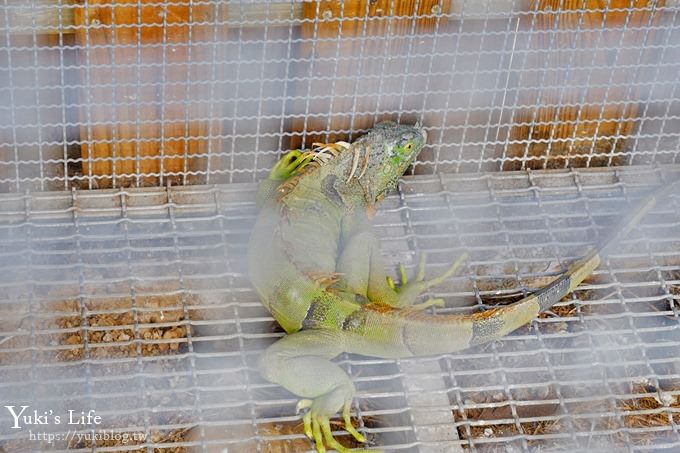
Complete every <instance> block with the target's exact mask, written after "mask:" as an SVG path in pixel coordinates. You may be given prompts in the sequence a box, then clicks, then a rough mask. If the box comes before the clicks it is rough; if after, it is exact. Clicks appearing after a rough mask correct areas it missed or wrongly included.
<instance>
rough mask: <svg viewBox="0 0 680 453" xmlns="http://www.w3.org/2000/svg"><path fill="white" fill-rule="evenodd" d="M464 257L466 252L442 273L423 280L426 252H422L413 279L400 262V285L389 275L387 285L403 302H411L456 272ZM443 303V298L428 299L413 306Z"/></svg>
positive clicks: (420, 306)
mask: <svg viewBox="0 0 680 453" xmlns="http://www.w3.org/2000/svg"><path fill="white" fill-rule="evenodd" d="M466 258H467V254H465V253H464V254H462V255H461V256H460V257H458V259H457V260H456V261H454V262H453V263H452V264H451V265H450V266H449V267H448V269H446V270H445V271H444V272H443V273H441V274H440V275H438V276H437V277H433V278H431V279H428V280H425V260H426V254H425V252H423V253H422V254H421V255H420V261H419V262H418V270H417V272H416V276H415V278H414V279H413V280H410V281H409V278H408V275H407V273H406V268H405V267H404V265H403V264H400V265H399V278H400V285H399V286H397V284H396V283H395V282H394V280H393V279H392V278H391V277H389V276H388V277H386V280H387V285H388V286H389V287H390V288H392V290H394V291H395V292H396V293H397V294H398V297H399V299H400V301H402V303H403V304H412V303H413V301H415V299H416V298H417V297H418V296H419V295H420V294H421V293H423V292H424V291H425V290H427V289H428V288H430V287H432V286H435V285H438V284H440V283H442V282H444V281H445V280H446V279H447V278H449V277H451V276H452V275H455V274H456V272H458V269H459V268H460V265H461V264H462V263H463V261H465V259H466ZM443 303H444V300H443V299H429V300H427V301H425V302H423V303H421V304H417V305H415V306H414V307H415V308H427V307H431V306H442V305H443Z"/></svg>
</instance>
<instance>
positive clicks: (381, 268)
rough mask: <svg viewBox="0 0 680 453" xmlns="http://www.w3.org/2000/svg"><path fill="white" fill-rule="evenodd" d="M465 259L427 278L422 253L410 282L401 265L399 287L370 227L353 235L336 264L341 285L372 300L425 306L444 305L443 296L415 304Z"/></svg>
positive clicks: (460, 259) (378, 302) (455, 269)
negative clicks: (386, 264)
mask: <svg viewBox="0 0 680 453" xmlns="http://www.w3.org/2000/svg"><path fill="white" fill-rule="evenodd" d="M464 259H465V256H461V257H460V258H459V259H458V260H456V262H455V263H453V264H452V265H451V266H450V267H449V269H447V270H446V271H445V272H444V273H442V274H441V275H440V276H438V277H435V278H432V279H430V280H425V254H423V255H421V261H420V264H419V266H418V272H417V275H416V277H415V279H414V280H413V281H411V282H409V279H408V276H407V275H406V269H405V268H404V266H403V265H402V266H400V269H399V270H400V275H401V285H400V286H397V285H396V284H395V283H394V281H393V280H392V278H390V277H388V276H387V273H386V272H385V263H384V261H383V258H382V254H381V251H380V241H379V240H378V238H377V237H376V236H375V235H373V234H372V232H371V231H370V230H364V231H360V232H358V233H355V234H354V235H352V236H351V237H350V238H349V239H348V240H347V243H346V244H345V247H344V248H343V250H342V253H341V254H340V257H339V259H338V263H337V271H338V275H340V278H341V281H340V287H341V288H342V289H343V290H345V291H351V292H354V293H355V294H360V295H361V296H364V297H366V299H367V300H369V301H370V302H372V303H376V304H385V305H390V306H393V307H409V306H410V307H412V308H416V309H423V308H427V307H431V306H441V305H443V302H444V301H443V300H442V299H430V300H427V301H425V302H423V303H420V304H416V303H415V301H416V299H417V297H418V296H419V295H420V294H421V293H422V292H424V291H425V290H426V289H427V288H429V287H431V286H434V285H437V284H439V283H441V282H443V281H444V280H446V279H447V278H449V277H450V276H451V275H453V274H455V273H456V271H457V270H458V268H459V267H460V264H461V263H462V261H463V260H464Z"/></svg>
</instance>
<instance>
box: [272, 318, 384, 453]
mask: <svg viewBox="0 0 680 453" xmlns="http://www.w3.org/2000/svg"><path fill="white" fill-rule="evenodd" d="M347 335H348V334H347V333H345V332H337V331H328V330H303V331H300V332H296V333H293V334H291V335H288V336H286V337H283V338H282V339H280V340H278V341H277V342H276V343H274V344H273V345H271V346H270V347H269V348H268V349H267V350H266V351H265V353H264V354H263V355H262V357H261V358H260V361H259V369H260V373H261V374H262V376H263V377H264V378H265V379H267V380H268V381H271V382H274V383H276V384H279V385H281V386H283V387H285V388H286V389H288V390H289V391H291V392H293V393H295V394H296V395H298V396H300V397H302V398H305V399H303V400H301V401H300V403H298V409H303V408H309V411H308V412H307V413H306V414H305V415H304V417H303V422H304V426H305V434H306V435H307V436H308V437H309V438H310V439H312V440H313V441H314V442H315V444H316V450H317V451H318V452H319V453H323V452H325V451H326V448H325V446H326V445H327V446H328V447H330V448H333V449H334V450H337V451H339V452H340V453H346V452H349V451H350V449H349V448H347V447H344V446H342V445H341V444H340V443H339V442H338V441H337V440H336V439H335V438H334V437H333V434H332V432H331V427H330V418H331V417H333V416H334V415H335V414H336V413H338V411H339V410H340V409H342V414H343V418H344V420H345V430H347V432H349V433H350V434H351V435H352V436H353V437H354V438H355V439H356V440H358V441H359V442H365V441H366V440H365V438H364V436H362V435H361V434H360V433H359V432H358V431H357V430H356V429H355V428H354V426H353V425H352V423H351V420H350V406H351V404H352V399H353V398H354V395H355V393H356V390H355V388H354V384H353V383H352V381H351V379H350V378H349V376H347V374H346V373H345V372H344V371H343V370H342V368H340V367H339V366H338V365H336V364H335V363H333V362H331V361H330V359H332V358H333V357H335V356H337V355H339V354H340V353H342V352H344V351H345V341H344V340H345V338H344V337H345V336H347ZM351 451H354V452H366V453H368V452H373V453H378V450H351Z"/></svg>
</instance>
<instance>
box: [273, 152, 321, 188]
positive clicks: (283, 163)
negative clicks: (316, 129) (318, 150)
mask: <svg viewBox="0 0 680 453" xmlns="http://www.w3.org/2000/svg"><path fill="white" fill-rule="evenodd" d="M313 158H314V154H312V153H308V152H302V151H300V150H298V149H294V150H292V151H288V152H287V153H286V154H285V155H284V156H283V157H282V158H281V159H280V160H279V161H278V162H277V163H276V164H275V165H274V168H272V170H271V172H269V179H275V180H281V181H283V180H286V179H288V178H289V177H290V176H291V175H292V174H293V173H295V172H296V171H298V170H301V169H302V168H304V167H305V165H307V164H308V163H310V162H311V161H312V159H313Z"/></svg>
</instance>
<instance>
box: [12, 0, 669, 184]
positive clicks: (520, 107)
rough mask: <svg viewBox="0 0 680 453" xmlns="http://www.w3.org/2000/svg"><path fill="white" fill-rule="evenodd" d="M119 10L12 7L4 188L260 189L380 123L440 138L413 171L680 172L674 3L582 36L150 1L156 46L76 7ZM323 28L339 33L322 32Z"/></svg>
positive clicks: (501, 10) (586, 28)
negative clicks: (633, 167) (297, 149)
mask: <svg viewBox="0 0 680 453" xmlns="http://www.w3.org/2000/svg"><path fill="white" fill-rule="evenodd" d="M112 5H113V4H89V3H87V2H86V3H85V4H84V6H83V5H72V4H68V3H64V2H55V3H50V2H38V1H36V0H33V1H31V2H29V3H26V2H21V3H19V2H9V3H7V4H4V5H2V6H0V21H2V25H1V28H2V33H0V35H2V36H0V39H1V40H2V43H1V45H0V61H2V64H0V77H2V79H3V81H4V83H3V84H2V85H3V86H2V87H0V92H1V93H2V96H3V98H4V99H6V101H7V102H6V103H5V104H4V105H2V106H0V118H2V119H1V120H0V136H1V137H2V140H1V142H2V143H1V144H0V153H1V155H2V157H1V159H0V186H1V188H2V190H3V191H21V190H23V189H24V188H31V189H35V188H37V189H41V190H45V189H69V188H71V187H76V188H80V187H82V188H97V187H103V186H113V187H118V186H126V185H131V186H143V185H165V184H167V183H173V184H175V183H181V184H186V183H196V182H207V183H216V182H239V181H250V182H252V181H255V180H257V179H259V178H260V177H262V176H263V175H264V174H265V172H266V171H267V170H268V169H269V168H270V167H271V164H272V162H273V160H274V159H275V158H276V156H277V155H278V154H279V153H280V152H281V151H282V150H285V149H287V148H288V147H290V146H291V145H295V146H298V145H302V146H309V145H310V144H311V142H312V141H314V140H315V139H319V138H327V139H328V138H330V139H333V138H336V139H337V138H346V137H350V138H351V137H353V136H356V135H357V134H358V133H361V132H363V131H365V130H366V129H367V128H368V127H370V126H371V125H372V124H373V123H374V122H375V121H378V120H381V119H396V120H402V121H415V120H416V119H422V120H423V121H424V123H425V125H426V126H427V127H428V131H429V132H430V137H432V139H431V141H432V143H431V146H430V147H429V149H427V150H426V151H425V152H424V153H423V154H422V155H421V159H420V160H419V161H417V162H416V165H415V166H414V171H415V173H417V174H436V173H437V172H469V171H472V172H476V171H480V170H498V169H524V168H551V167H567V166H601V165H612V164H624V163H625V164H628V163H633V164H640V163H655V162H656V163H664V162H675V163H677V162H678V148H679V146H678V145H679V143H680V142H679V140H680V138H679V137H680V132H679V131H680V99H679V98H678V79H677V77H676V75H677V74H678V72H680V66H679V64H680V63H678V62H679V61H680V51H679V48H680V46H679V45H678V43H680V31H679V30H680V28H679V26H678V24H679V20H680V19H679V18H678V10H679V8H678V5H677V4H676V3H675V2H666V3H665V5H657V4H650V6H648V7H645V8H635V9H633V8H609V7H604V8H603V9H589V8H584V9H581V10H576V11H575V12H574V14H580V16H578V17H579V19H578V20H577V21H576V22H575V23H574V24H572V25H570V27H572V28H562V25H561V24H562V23H561V22H560V20H562V21H563V22H564V23H566V22H565V21H566V20H567V19H566V17H567V16H565V15H564V14H560V13H559V11H553V10H550V9H545V10H539V9H537V8H538V6H535V5H538V3H534V4H533V5H534V6H533V7H534V9H533V10H532V9H531V8H532V7H531V6H530V5H528V4H526V3H525V2H510V1H508V2H500V1H499V2H493V1H490V2H485V3H484V4H483V5H482V6H480V4H476V3H473V2H454V5H453V6H452V9H451V10H449V11H448V13H447V12H446V11H444V10H442V5H439V4H438V5H435V6H436V7H438V8H439V9H434V7H433V9H432V11H430V13H429V14H422V15H419V16H408V17H406V16H404V17H401V18H402V19H411V18H414V17H415V18H416V19H419V20H425V19H429V20H432V21H433V22H434V25H433V26H432V27H431V28H429V29H423V30H421V29H420V28H419V25H418V24H419V23H418V22H417V20H416V21H414V22H412V24H411V25H410V26H409V27H408V29H407V30H406V31H404V30H400V29H397V28H396V25H394V22H393V21H392V19H394V17H393V16H395V14H394V8H395V3H394V2H391V3H390V9H389V10H386V11H385V12H384V13H383V15H382V16H380V17H377V16H376V17H372V18H371V21H372V22H371V24H373V25H371V24H368V25H367V24H365V23H362V22H361V21H360V20H359V19H357V18H352V17H344V16H343V14H344V13H343V9H342V8H341V10H340V13H339V14H338V13H337V12H336V13H334V14H335V15H333V14H331V15H330V16H328V15H327V14H326V13H327V11H326V10H321V9H319V10H318V11H317V13H318V15H317V16H318V17H317V18H316V19H304V18H302V17H301V16H300V11H301V9H302V5H301V4H300V3H297V2H290V3H279V2H265V3H254V4H250V3H248V4H246V3H239V4H237V5H229V9H228V11H227V12H226V13H225V12H224V11H222V10H221V9H219V8H221V7H220V5H219V4H218V3H215V2H192V5H193V7H195V8H204V9H206V10H207V12H206V15H207V17H208V19H205V20H203V21H202V20H200V18H201V17H203V16H201V17H194V18H191V14H189V17H190V19H191V20H184V21H182V20H179V21H175V22H171V19H172V18H171V17H168V16H169V15H170V14H169V13H168V11H175V10H173V9H172V8H179V7H180V6H181V5H184V4H183V3H181V2H177V3H173V2H158V3H149V4H146V3H145V4H144V5H145V7H147V6H148V7H154V5H155V7H157V8H159V9H160V12H159V14H161V16H162V18H161V19H162V20H161V22H160V23H155V24H154V26H156V27H160V29H159V31H158V33H160V35H161V38H159V40H157V41H155V42H143V41H142V38H141V37H139V36H141V33H143V32H144V30H147V29H148V28H149V27H150V26H149V27H147V26H146V25H142V24H141V23H138V22H135V23H132V24H128V25H125V23H117V22H116V16H115V14H114V17H113V18H112V19H111V20H112V24H111V25H108V24H107V23H102V22H101V21H100V20H99V19H88V20H86V22H85V24H84V25H74V23H73V20H74V19H73V16H74V13H75V11H76V10H78V8H84V11H85V13H88V12H90V13H92V14H94V12H95V11H99V10H98V9H97V8H103V9H105V8H106V7H107V6H112ZM140 5H141V4H140ZM367 5H368V3H367ZM584 5H585V3H584ZM138 6H139V5H138ZM139 7H140V8H141V6H139ZM368 7H369V6H367V8H368ZM347 14H349V13H347ZM597 14H600V15H601V17H600V16H597V17H600V19H598V20H599V21H600V22H595V23H592V22H590V20H591V19H592V17H591V16H589V15H597ZM593 17H595V16H593ZM614 19H616V20H614ZM118 20H120V21H122V20H123V19H122V18H118ZM545 20H554V21H555V25H554V26H553V27H548V28H546V26H545V25H542V24H543V21H545ZM380 21H383V22H384V23H385V24H386V25H385V27H387V29H386V31H385V33H383V34H382V35H377V36H374V35H372V34H371V30H372V29H371V28H370V27H372V26H374V25H375V24H376V23H377V24H380ZM329 24H338V25H337V27H339V30H342V31H344V32H343V33H338V34H337V36H333V37H326V36H325V35H324V34H323V29H324V27H326V26H329ZM182 26H186V27H189V28H188V29H189V30H190V31H188V32H187V31H186V29H182V30H184V31H183V33H185V34H186V39H185V41H184V42H183V41H182V40H177V41H173V40H172V38H173V36H174V35H176V34H177V33H178V32H177V30H178V27H182ZM145 27H146V28H145ZM192 27H193V28H192ZM201 27H202V28H201ZM304 27H307V28H304ZM151 28H153V27H151ZM107 30H108V31H109V32H110V35H107V36H109V37H108V38H107V39H108V41H105V42H100V41H97V40H96V38H95V36H98V35H96V33H106V31H107ZM191 30H196V31H194V32H192V31H191ZM305 30H312V31H305ZM199 31H200V33H199ZM47 32H51V33H54V32H56V33H57V34H53V35H50V36H51V38H50V37H46V35H44V33H47ZM74 32H75V33H79V32H80V33H81V36H84V37H81V38H80V39H76V38H74V36H73V34H72V33H74ZM125 33H128V35H125ZM130 33H133V34H134V33H137V35H138V38H137V39H136V41H135V40H134V39H132V41H130V38H129V34H130ZM173 33H174V35H173ZM192 33H193V34H192ZM201 33H202V34H201ZM352 33H354V34H352ZM400 33H401V34H400ZM125 36H128V37H127V38H125ZM125 39H127V41H126V40H125ZM179 54H181V55H184V57H183V59H177V58H175V56H174V55H179ZM149 110H153V111H155V112H156V113H155V114H148V112H149ZM145 112H146V113H145ZM546 112H547V114H546ZM546 130H550V131H549V132H546ZM88 147H89V148H88ZM97 147H98V148H97ZM154 147H156V148H157V149H156V148H154ZM150 148H154V149H155V151H153V152H150V151H149V149H150ZM86 149H96V150H99V151H96V152H93V153H92V154H88V152H87V151H85V150H86ZM102 149H105V151H101V150H102Z"/></svg>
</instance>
